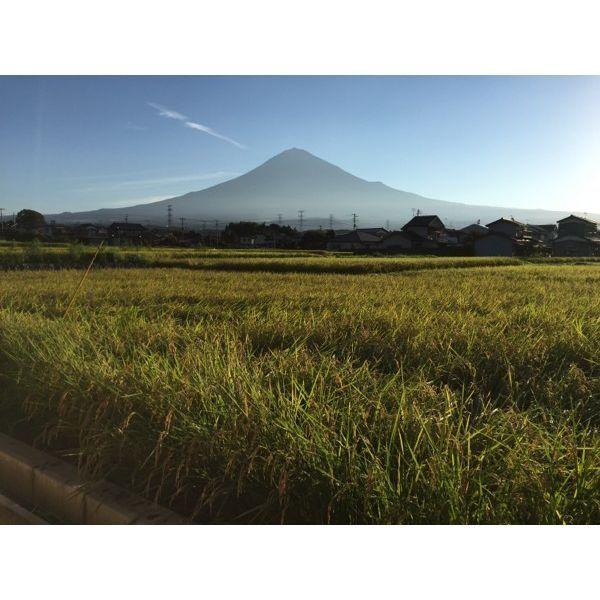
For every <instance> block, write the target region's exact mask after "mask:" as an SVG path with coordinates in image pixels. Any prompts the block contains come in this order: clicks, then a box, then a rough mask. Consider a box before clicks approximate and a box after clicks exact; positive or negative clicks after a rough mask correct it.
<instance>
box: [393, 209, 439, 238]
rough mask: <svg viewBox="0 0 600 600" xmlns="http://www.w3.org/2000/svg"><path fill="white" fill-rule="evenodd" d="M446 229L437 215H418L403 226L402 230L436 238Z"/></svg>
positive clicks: (423, 236)
mask: <svg viewBox="0 0 600 600" xmlns="http://www.w3.org/2000/svg"><path fill="white" fill-rule="evenodd" d="M445 229H446V227H445V226H444V223H442V220H441V219H440V218H439V217H438V216H437V215H418V216H416V217H413V218H412V219H411V220H410V221H409V222H408V223H407V224H406V225H404V227H402V231H408V232H411V233H415V234H417V235H418V236H420V237H422V238H434V237H436V236H437V235H439V234H440V233H441V232H443V231H444V230H445Z"/></svg>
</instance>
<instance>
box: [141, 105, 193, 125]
mask: <svg viewBox="0 0 600 600" xmlns="http://www.w3.org/2000/svg"><path fill="white" fill-rule="evenodd" d="M148 106H151V107H152V108H155V109H156V110H157V111H158V114H159V115H160V116H161V117H167V119H176V120H177V121H185V120H187V117H186V116H185V115H182V114H181V113H178V112H177V111H175V110H171V109H170V108H167V107H166V106H163V105H162V104H156V103H155V102H148Z"/></svg>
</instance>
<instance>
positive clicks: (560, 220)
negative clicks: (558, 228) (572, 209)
mask: <svg viewBox="0 0 600 600" xmlns="http://www.w3.org/2000/svg"><path fill="white" fill-rule="evenodd" d="M565 221H581V222H583V223H589V224H590V225H597V223H596V221H590V219H584V218H583V217H578V216H577V215H569V216H568V217H565V218H564V219H559V220H558V221H557V223H564V222H565Z"/></svg>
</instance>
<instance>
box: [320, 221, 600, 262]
mask: <svg viewBox="0 0 600 600" xmlns="http://www.w3.org/2000/svg"><path fill="white" fill-rule="evenodd" d="M327 249H329V250H342V251H354V252H357V251H359V252H360V251H363V252H364V251H371V252H377V251H380V252H406V253H433V254H435V253H453V254H465V255H469V254H474V255H475V256H527V255H536V254H539V255H553V256H600V234H599V232H598V225H597V223H595V222H594V221H590V220H589V219H585V218H583V217H578V216H575V215H570V216H569V217H566V218H565V219H561V220H560V221H558V222H557V223H556V224H549V225H531V224H525V223H520V222H519V221H516V220H515V219H505V218H502V219H497V220H496V221H493V222H492V223H488V224H487V225H485V226H483V225H481V224H480V223H473V224H472V225H468V226H467V227H463V228H462V229H451V228H447V227H446V226H445V225H444V223H443V222H442V220H441V219H440V218H439V217H438V216H437V215H418V216H416V217H413V218H412V219H411V220H410V221H409V222H408V223H406V225H404V226H403V227H402V229H401V230H400V231H387V230H386V229H384V228H371V229H355V230H353V231H349V232H343V233H341V234H340V235H336V236H335V237H334V238H333V239H331V240H329V241H328V243H327Z"/></svg>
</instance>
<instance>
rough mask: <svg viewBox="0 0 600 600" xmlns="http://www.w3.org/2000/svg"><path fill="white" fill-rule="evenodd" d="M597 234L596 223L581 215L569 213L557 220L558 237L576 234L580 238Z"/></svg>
mask: <svg viewBox="0 0 600 600" xmlns="http://www.w3.org/2000/svg"><path fill="white" fill-rule="evenodd" d="M597 234H598V224H597V223H595V222H594V221H590V220H589V219H584V218H583V217H577V216H575V215H569V216H568V217H566V218H564V219H561V220H560V221H558V237H559V238H561V237H565V236H572V235H574V236H576V237H580V238H586V237H595V236H596V235H597Z"/></svg>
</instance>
